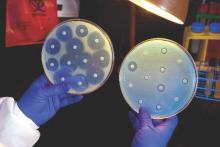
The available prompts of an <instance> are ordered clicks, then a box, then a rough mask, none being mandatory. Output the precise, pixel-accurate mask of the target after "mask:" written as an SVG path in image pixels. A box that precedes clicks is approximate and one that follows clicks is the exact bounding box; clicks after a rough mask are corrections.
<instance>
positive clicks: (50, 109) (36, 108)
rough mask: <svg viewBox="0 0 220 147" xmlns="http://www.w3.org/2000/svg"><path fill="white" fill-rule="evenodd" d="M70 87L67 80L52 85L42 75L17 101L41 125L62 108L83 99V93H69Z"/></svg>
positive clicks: (28, 115) (21, 108)
mask: <svg viewBox="0 0 220 147" xmlns="http://www.w3.org/2000/svg"><path fill="white" fill-rule="evenodd" d="M70 87H71V86H70V85H69V84H68V83H65V82H63V83H60V84H56V85H52V84H51V83H50V82H49V81H48V80H47V78H46V77H45V76H44V75H42V76H41V77H40V78H39V79H37V80H36V81H34V82H33V83H32V85H31V87H30V88H29V89H28V90H27V91H26V92H25V94H24V95H23V96H22V97H21V98H20V100H19V101H18V103H17V104H18V107H19V108H20V110H21V111H22V112H23V113H24V114H25V115H26V116H27V117H28V118H30V119H31V120H32V121H33V122H34V123H35V124H36V125H38V126H41V125H43V124H44V123H46V122H47V121H48V120H50V119H51V118H52V117H53V116H54V115H55V114H56V112H57V111H58V110H59V109H60V108H62V107H65V106H68V105H70V104H74V103H77V102H79V101H81V100H82V98H83V96H82V95H78V96H76V95H71V94H68V93H67V91H68V90H69V89H70Z"/></svg>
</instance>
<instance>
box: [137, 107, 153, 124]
mask: <svg viewBox="0 0 220 147" xmlns="http://www.w3.org/2000/svg"><path fill="white" fill-rule="evenodd" d="M138 117H139V120H140V125H141V126H140V127H141V128H154V126H153V122H152V119H151V116H150V113H149V111H148V110H147V109H146V108H143V107H141V108H140V110H139V115H138Z"/></svg>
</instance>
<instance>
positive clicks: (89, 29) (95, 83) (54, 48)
mask: <svg viewBox="0 0 220 147" xmlns="http://www.w3.org/2000/svg"><path fill="white" fill-rule="evenodd" d="M41 60H42V65H43V69H44V71H45V74H46V76H47V78H48V79H49V80H50V82H51V83H53V84H56V83H60V82H63V81H67V82H68V83H70V84H71V86H72V87H71V89H70V90H69V93H71V94H88V93H91V92H94V91H95V90H97V89H98V88H100V87H101V86H102V85H103V84H104V83H105V82H106V81H107V79H108V78H109V76H110V74H111V72H112V69H113V65H114V50H113V46H112V43H111V40H110V39H109V37H108V35H107V34H106V33H105V31H104V30H103V29H101V28H100V27H99V26H98V25H96V24H94V23H92V22H90V21H87V20H83V19H71V20H68V21H65V22H63V23H61V24H59V25H57V26H56V27H55V28H54V29H53V30H52V31H51V32H50V34H49V35H48V36H47V38H46V40H45V42H44V45H43V49H42V54H41Z"/></svg>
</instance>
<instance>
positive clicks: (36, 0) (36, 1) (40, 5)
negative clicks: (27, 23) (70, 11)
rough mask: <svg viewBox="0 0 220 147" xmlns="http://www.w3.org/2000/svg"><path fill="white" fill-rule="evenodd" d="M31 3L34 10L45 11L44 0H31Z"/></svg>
mask: <svg viewBox="0 0 220 147" xmlns="http://www.w3.org/2000/svg"><path fill="white" fill-rule="evenodd" d="M30 4H31V5H32V6H33V8H34V12H45V9H44V8H45V3H44V0H30Z"/></svg>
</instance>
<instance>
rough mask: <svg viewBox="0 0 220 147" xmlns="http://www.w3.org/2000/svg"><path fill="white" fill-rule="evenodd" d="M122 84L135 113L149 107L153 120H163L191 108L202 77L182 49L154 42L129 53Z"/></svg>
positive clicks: (169, 44) (124, 93) (122, 72)
mask: <svg viewBox="0 0 220 147" xmlns="http://www.w3.org/2000/svg"><path fill="white" fill-rule="evenodd" d="M180 61H181V62H180ZM119 82H120V88H121V91H122V94H123V96H124V98H125V100H126V102H127V103H128V104H129V106H130V107H131V108H132V109H133V110H134V111H136V112H138V111H139V108H140V107H146V108H147V109H148V110H149V112H150V114H151V117H152V118H155V119H163V118H168V117H171V116H174V115H176V114H178V113H179V112H181V111H182V110H183V109H184V108H186V107H187V106H188V105H189V103H190V102H191V100H192V99H193V97H194V94H195V92H196V88H197V82H198V76H197V71H196V66H195V63H194V61H193V59H192V57H191V55H190V54H189V53H188V52H187V51H186V50H185V49H184V48H183V47H182V46H181V45H179V44H177V43H176V42H174V41H171V40H168V39H163V38H154V39H149V40H146V41H144V42H142V43H140V44H138V45H137V46H136V47H134V48H133V49H132V50H131V51H130V52H129V53H128V55H127V56H126V57H125V59H124V61H123V63H122V66H121V68H120V73H119Z"/></svg>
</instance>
